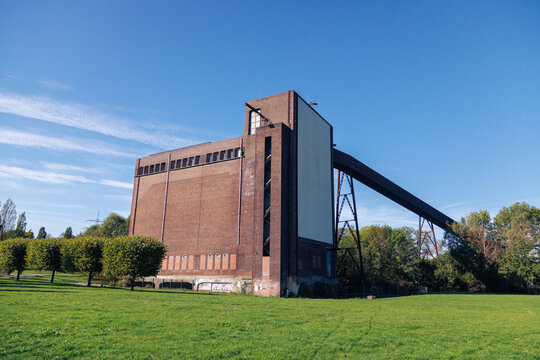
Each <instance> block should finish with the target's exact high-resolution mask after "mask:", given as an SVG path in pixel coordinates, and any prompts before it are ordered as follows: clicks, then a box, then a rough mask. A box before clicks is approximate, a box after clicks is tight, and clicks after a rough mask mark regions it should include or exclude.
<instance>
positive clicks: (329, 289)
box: [313, 281, 336, 299]
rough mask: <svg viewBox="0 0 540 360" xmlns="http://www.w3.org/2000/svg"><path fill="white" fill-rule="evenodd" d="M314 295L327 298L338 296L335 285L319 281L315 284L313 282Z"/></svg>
mask: <svg viewBox="0 0 540 360" xmlns="http://www.w3.org/2000/svg"><path fill="white" fill-rule="evenodd" d="M313 297H318V298H325V299H328V298H334V297H336V290H335V288H334V285H332V284H329V283H326V282H320V281H317V282H316V283H315V284H313Z"/></svg>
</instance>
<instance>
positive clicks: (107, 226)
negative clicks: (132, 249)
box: [83, 213, 129, 238]
mask: <svg viewBox="0 0 540 360" xmlns="http://www.w3.org/2000/svg"><path fill="white" fill-rule="evenodd" d="M128 227H129V216H128V217H127V218H124V217H122V216H120V215H118V214H116V213H111V214H110V215H109V216H107V218H106V219H105V220H104V221H103V223H102V224H100V225H97V224H95V225H92V226H89V227H88V228H87V229H86V231H85V232H84V233H83V235H85V236H103V237H107V238H113V237H117V236H126V235H127V234H128Z"/></svg>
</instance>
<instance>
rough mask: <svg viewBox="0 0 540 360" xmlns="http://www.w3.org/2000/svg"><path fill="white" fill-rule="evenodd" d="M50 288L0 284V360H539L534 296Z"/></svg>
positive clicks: (37, 281)
mask: <svg viewBox="0 0 540 360" xmlns="http://www.w3.org/2000/svg"><path fill="white" fill-rule="evenodd" d="M57 279H58V280H59V283H57V284H53V285H51V284H49V283H48V277H43V278H39V277H38V278H23V279H22V280H21V281H20V282H18V283H17V282H16V281H14V280H13V279H0V318H1V323H0V358H8V359H11V358H14V359H15V358H17V359H30V358H36V359H38V358H39V359H46V358H55V359H57V358H59V359H68V358H92V359H98V358H103V359H113V358H114V359H117V358H126V359H127V358H130V359H191V358H193V359H220V358H225V359H228V358H246V359H248V358H261V359H312V358H317V359H319V358H320V359H339V358H349V359H358V358H370V359H406V358H414V359H433V358H447V359H539V358H540V296H528V295H468V294H456V295H422V296H410V297H401V298H387V299H376V300H363V299H362V300H361V299H348V300H309V299H276V298H257V297H252V296H241V295H226V294H208V293H193V292H180V291H161V290H147V289H140V288H139V289H136V291H134V292H131V291H129V290H126V289H113V288H86V287H81V286H75V285H72V284H70V282H79V281H85V280H84V277H82V276H74V275H67V274H58V276H57ZM81 279H82V280H81Z"/></svg>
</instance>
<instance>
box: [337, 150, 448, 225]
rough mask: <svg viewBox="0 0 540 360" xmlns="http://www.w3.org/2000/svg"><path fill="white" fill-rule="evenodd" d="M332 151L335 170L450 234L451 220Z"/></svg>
mask: <svg viewBox="0 0 540 360" xmlns="http://www.w3.org/2000/svg"><path fill="white" fill-rule="evenodd" d="M333 150H334V152H333V159H334V168H335V169H337V170H339V171H343V172H345V173H346V174H349V175H351V176H352V177H353V178H355V179H356V180H358V181H360V182H361V183H363V184H364V185H366V186H368V187H370V188H372V189H373V190H375V191H377V192H378V193H380V194H381V195H384V196H385V197H387V198H389V199H390V200H392V201H394V202H396V203H398V204H399V205H401V206H403V207H404V208H406V209H408V210H410V211H412V212H413V213H415V214H417V215H418V216H421V217H422V218H424V219H426V220H427V221H429V222H432V223H433V224H435V225H437V226H438V227H440V228H441V229H443V230H445V231H448V232H452V228H451V225H452V224H453V223H455V221H454V220H453V219H452V218H450V217H448V216H446V215H445V214H443V213H442V212H440V211H439V210H437V209H435V208H434V207H432V206H431V205H429V204H427V203H426V202H424V201H422V200H420V199H419V198H417V197H416V196H414V195H413V194H411V193H410V192H408V191H407V190H405V189H403V188H402V187H400V186H399V185H397V184H396V183H394V182H392V181H390V180H388V179H387V178H385V177H384V176H382V175H381V174H379V173H378V172H376V171H375V170H373V169H371V168H370V167H368V166H367V165H365V164H363V163H361V162H360V161H358V160H356V159H355V158H354V157H352V156H351V155H349V154H346V153H344V152H343V151H339V150H338V149H333Z"/></svg>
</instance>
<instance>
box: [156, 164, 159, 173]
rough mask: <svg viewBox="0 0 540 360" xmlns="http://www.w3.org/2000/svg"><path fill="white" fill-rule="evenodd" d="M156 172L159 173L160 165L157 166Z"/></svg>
mask: <svg viewBox="0 0 540 360" xmlns="http://www.w3.org/2000/svg"><path fill="white" fill-rule="evenodd" d="M156 172H159V164H156Z"/></svg>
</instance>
